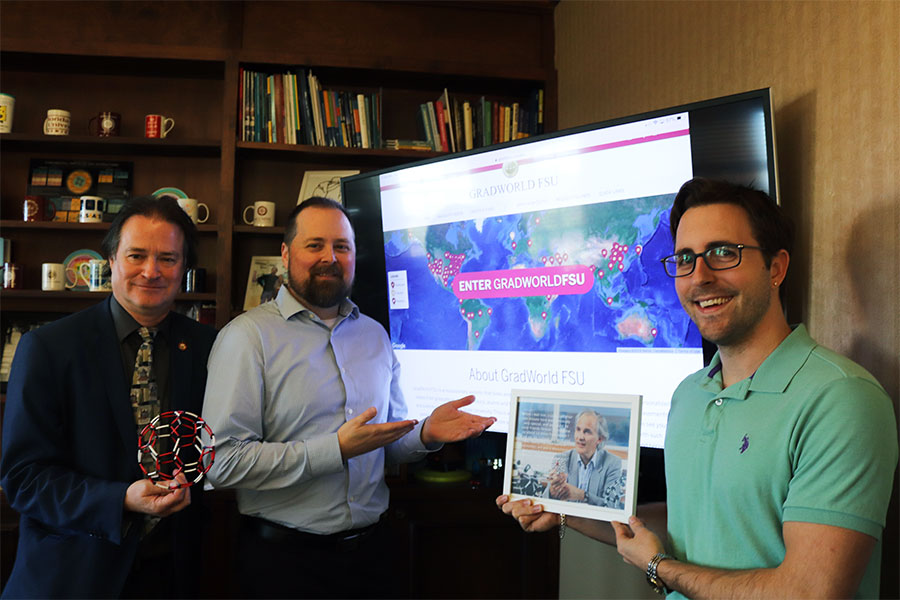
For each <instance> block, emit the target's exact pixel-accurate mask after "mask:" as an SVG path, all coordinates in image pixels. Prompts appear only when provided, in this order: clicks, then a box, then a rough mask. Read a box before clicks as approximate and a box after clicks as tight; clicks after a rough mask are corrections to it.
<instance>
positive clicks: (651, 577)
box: [647, 552, 675, 596]
mask: <svg viewBox="0 0 900 600" xmlns="http://www.w3.org/2000/svg"><path fill="white" fill-rule="evenodd" d="M667 558H673V559H674V558H675V557H674V556H672V555H670V554H665V553H664V552H659V553H658V554H656V555H655V556H654V557H653V558H651V559H650V562H649V563H647V583H649V584H650V587H652V588H653V591H654V592H656V593H657V594H662V595H663V596H665V595H668V593H669V592H670V590H669V588H667V587H666V584H665V583H663V580H662V579H660V578H659V575H657V573H656V568H657V567H658V566H659V563H661V562H662V561H664V560H666V559H667Z"/></svg>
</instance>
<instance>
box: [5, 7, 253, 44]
mask: <svg viewBox="0 0 900 600" xmlns="http://www.w3.org/2000/svg"><path fill="white" fill-rule="evenodd" d="M33 4H34V1H33V0H4V1H3V6H2V7H0V15H2V18H0V36H2V39H3V41H4V44H5V45H7V44H9V43H10V42H12V43H13V44H14V43H15V40H17V39H24V40H33V39H35V38H39V39H46V40H47V41H48V43H50V44H52V47H53V48H54V49H55V50H58V51H60V52H78V51H81V52H84V53H87V54H92V53H93V51H92V50H93V49H94V48H98V49H99V48H101V47H102V46H103V45H104V44H110V43H113V44H115V43H123V44H132V45H139V44H140V45H147V46H151V47H152V46H157V47H159V48H175V49H180V48H188V47H191V48H210V49H223V48H227V47H228V46H229V45H230V44H233V40H234V38H235V36H236V31H237V30H238V29H239V25H240V20H239V19H236V18H235V15H236V13H235V10H239V9H240V8H241V5H240V3H236V2H234V3H227V2H191V1H188V0H172V1H166V2H153V1H147V0H137V1H129V2H115V1H104V2H71V1H68V0H63V1H60V0H51V1H47V2H41V10H31V9H30V8H31V6H30V5H33Z"/></svg>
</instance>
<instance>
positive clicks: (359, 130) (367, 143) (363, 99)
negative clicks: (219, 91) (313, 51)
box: [239, 67, 382, 148]
mask: <svg viewBox="0 0 900 600" xmlns="http://www.w3.org/2000/svg"><path fill="white" fill-rule="evenodd" d="M240 78H241V89H240V93H239V102H240V117H239V118H240V123H239V125H240V131H241V140H242V141H245V142H269V143H276V144H307V145H310V146H337V147H345V148H381V147H382V141H381V96H382V95H381V92H380V91H379V92H375V93H362V92H351V91H345V90H326V89H323V88H322V85H321V83H320V82H319V79H318V77H316V76H315V75H313V74H312V72H311V71H310V70H309V69H304V68H298V69H292V70H288V71H286V72H284V73H264V72H259V71H251V70H249V69H244V68H243V67H242V68H241V73H240Z"/></svg>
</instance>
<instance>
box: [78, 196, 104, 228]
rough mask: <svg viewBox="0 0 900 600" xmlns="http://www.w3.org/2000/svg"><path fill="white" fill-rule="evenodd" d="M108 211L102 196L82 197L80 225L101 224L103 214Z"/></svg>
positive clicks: (79, 216)
mask: <svg viewBox="0 0 900 600" xmlns="http://www.w3.org/2000/svg"><path fill="white" fill-rule="evenodd" d="M105 211H106V200H104V199H103V198H101V197H100V196H82V197H81V212H79V213H78V222H79V223H101V222H103V213H104V212H105Z"/></svg>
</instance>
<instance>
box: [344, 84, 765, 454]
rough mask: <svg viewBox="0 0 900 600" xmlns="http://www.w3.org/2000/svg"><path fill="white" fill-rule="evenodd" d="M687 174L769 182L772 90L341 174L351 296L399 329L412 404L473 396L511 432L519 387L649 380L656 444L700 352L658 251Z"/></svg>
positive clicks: (418, 414)
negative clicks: (349, 233) (351, 237)
mask: <svg viewBox="0 0 900 600" xmlns="http://www.w3.org/2000/svg"><path fill="white" fill-rule="evenodd" d="M694 176H705V177H712V178H718V179H727V180H730V181H734V182H736V183H744V184H749V185H752V186H755V187H758V188H760V189H763V190H764V191H766V192H768V193H769V194H770V195H772V196H773V197H775V196H776V189H775V188H776V183H775V182H776V176H775V157H774V141H773V128H772V117H771V102H770V96H769V90H768V89H763V90H757V91H753V92H747V93H743V94H737V95H733V96H727V97H723V98H717V99H713V100H708V101H704V102H697V103H693V104H689V105H684V106H678V107H674V108H669V109H664V110H658V111H654V112H651V113H645V114H640V115H634V116H630V117H624V118H619V119H614V120H610V121H605V122H602V123H596V124H592V125H586V126H583V127H577V128H573V129H567V130H564V131H559V132H556V133H552V134H545V135H542V136H539V137H535V138H527V139H524V140H519V141H517V142H511V143H508V144H503V145H497V146H491V147H487V148H481V149H478V150H475V151H470V152H465V153H459V154H453V155H448V156H443V157H440V158H436V159H432V160H427V161H423V162H419V163H415V164H410V165H404V166H402V167H397V168H392V169H386V170H382V171H376V172H369V173H364V174H361V175H357V176H353V177H349V178H345V179H344V180H343V183H342V196H343V201H344V203H345V205H346V207H347V209H348V211H349V212H350V214H351V217H352V220H353V224H354V227H355V230H356V236H357V252H358V255H357V269H356V284H355V288H354V300H355V301H356V302H357V303H358V304H359V306H360V308H361V310H362V311H363V312H364V313H366V314H368V315H370V316H372V317H374V318H375V319H377V320H379V321H381V323H382V324H383V325H384V326H385V328H386V329H387V331H388V332H389V334H390V339H391V342H392V344H393V348H394V351H395V352H396V354H397V356H398V358H399V360H400V363H401V366H402V369H401V388H402V390H403V393H404V395H405V397H406V402H407V404H408V406H409V413H410V416H411V417H414V418H424V417H425V416H427V415H428V414H429V413H430V412H431V411H432V410H433V409H434V407H436V406H438V405H439V404H441V403H443V402H446V401H448V400H452V399H456V398H459V397H461V396H465V395H467V394H474V395H475V396H476V402H475V404H474V405H472V407H471V408H470V409H469V410H471V411H473V412H476V413H478V414H482V415H493V416H495V417H497V418H498V421H497V423H496V424H495V425H494V426H493V427H492V428H491V431H498V432H504V433H505V432H507V428H508V418H509V404H510V391H511V390H512V389H539V390H551V391H554V390H555V391H584V392H596V393H625V394H640V395H641V396H642V397H643V407H642V417H641V445H642V446H643V447H645V448H661V447H662V445H663V439H664V435H665V426H666V419H667V415H668V410H669V403H670V399H671V396H672V392H673V391H674V389H675V387H676V386H677V385H678V383H679V382H680V381H681V380H682V379H683V378H684V377H685V376H686V375H687V374H689V373H691V372H693V371H696V370H697V369H700V368H701V367H702V366H703V364H704V353H703V342H702V340H701V337H700V334H699V332H698V331H697V328H696V327H695V326H694V325H693V323H691V321H690V319H688V317H687V315H686V314H685V313H684V311H683V310H682V308H681V306H680V304H679V302H678V298H677V296H676V294H675V289H674V285H673V281H672V279H670V278H669V277H667V276H666V274H665V272H664V271H663V268H662V265H661V264H660V262H659V259H660V258H661V257H662V256H665V255H667V254H670V253H671V252H672V249H673V241H672V237H671V234H670V232H669V209H670V208H671V205H672V201H673V199H674V197H675V194H676V192H677V191H678V189H679V187H680V186H681V185H682V184H683V183H684V182H685V181H687V180H688V179H690V178H692V177H694Z"/></svg>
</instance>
